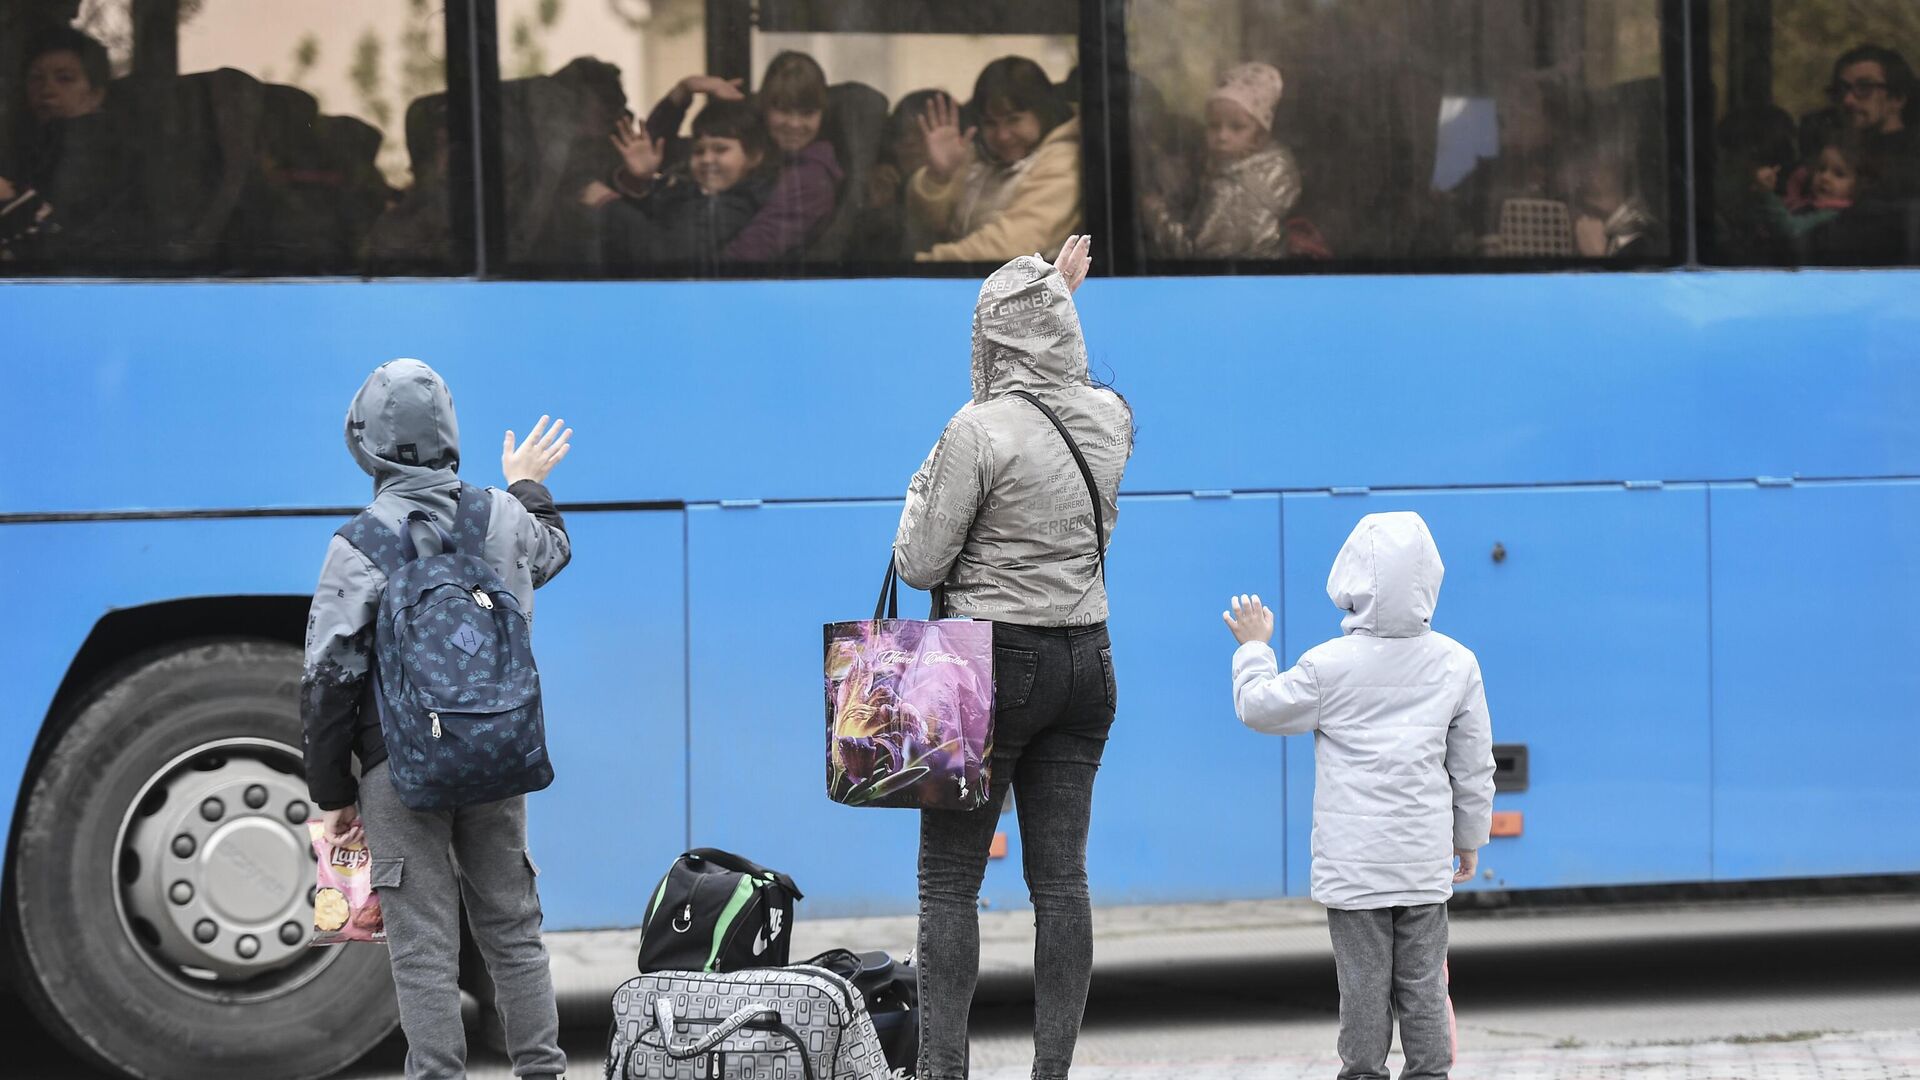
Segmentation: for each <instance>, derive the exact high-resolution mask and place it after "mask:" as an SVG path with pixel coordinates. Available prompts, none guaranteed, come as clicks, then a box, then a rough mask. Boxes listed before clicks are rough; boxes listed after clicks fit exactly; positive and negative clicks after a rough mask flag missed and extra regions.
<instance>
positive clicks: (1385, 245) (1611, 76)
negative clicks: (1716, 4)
mask: <svg viewBox="0 0 1920 1080" xmlns="http://www.w3.org/2000/svg"><path fill="white" fill-rule="evenodd" d="M1660 8H1661V4H1660V3H1659V0H1436V2H1433V3H1422V4H1403V3H1398V2H1390V0H1349V2H1342V3H1338V4H1328V3H1322V2H1317V0H1140V2H1138V3H1132V4H1129V5H1128V6H1127V48H1128V53H1129V56H1128V62H1129V67H1130V69H1131V97H1130V100H1129V105H1130V108H1129V110H1128V112H1129V114H1130V131H1129V132H1128V133H1127V136H1128V137H1127V138H1125V139H1117V140H1116V141H1117V142H1120V143H1123V144H1125V145H1128V146H1130V148H1131V149H1130V152H1123V153H1122V154H1121V158H1122V160H1128V161H1130V167H1131V179H1132V189H1133V195H1134V206H1133V210H1134V214H1133V220H1134V223H1135V228H1134V232H1135V236H1134V242H1135V243H1136V245H1137V251H1138V252H1139V258H1138V262H1139V264H1140V265H1142V266H1143V267H1147V268H1157V269H1159V270H1162V271H1165V270H1177V269H1180V268H1181V267H1182V266H1186V267H1189V268H1195V267H1200V266H1206V265H1207V264H1212V265H1213V268H1214V269H1223V268H1224V269H1231V268H1232V267H1233V266H1234V265H1238V264H1246V263H1251V264H1265V268H1266V269H1276V268H1280V267H1284V266H1287V265H1290V264H1292V265H1308V264H1311V263H1312V262H1314V261H1318V260H1329V259H1331V260H1340V261H1342V262H1350V263H1358V264H1385V266H1386V267H1388V268H1391V266H1392V265H1394V264H1410V263H1415V262H1424V263H1447V262H1454V261H1458V260H1473V261H1475V262H1476V263H1478V264H1481V265H1487V264H1494V261H1496V260H1509V261H1511V260H1528V261H1530V262H1539V261H1541V260H1565V261H1567V262H1569V263H1570V264H1571V265H1587V266H1593V267H1596V268H1597V267H1616V266H1618V267H1624V266H1645V265H1650V264H1654V265H1657V264H1664V263H1668V262H1671V261H1673V260H1674V259H1675V256H1676V252H1677V251H1678V250H1680V249H1681V248H1683V247H1684V245H1679V246H1676V244H1675V242H1674V239H1673V237H1674V236H1675V235H1676V232H1677V231H1676V230H1675V229H1674V228H1673V225H1674V219H1673V211H1672V207H1671V206H1670V202H1671V198H1670V194H1669V192H1670V188H1671V174H1670V172H1669V162H1668V158H1669V152H1668V142H1667V139H1668V134H1667V132H1668V123H1669V101H1668V95H1667V91H1666V88H1665V83H1664V82H1663V80H1662V56H1663V39H1662V25H1661V18H1660ZM1673 32H1675V33H1677V32H1678V29H1677V28H1675V29H1674V31H1673ZM1674 104H1676V105H1677V102H1675V103H1674ZM1222 263H1226V264H1229V266H1227V267H1221V266H1220V265H1219V264H1222Z"/></svg>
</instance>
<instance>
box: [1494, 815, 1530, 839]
mask: <svg viewBox="0 0 1920 1080" xmlns="http://www.w3.org/2000/svg"><path fill="white" fill-rule="evenodd" d="M1524 826H1525V822H1524V821H1523V820H1522V819H1521V815H1520V811H1518V810H1495V811H1494V812H1493V835H1495V836H1519V835H1520V830H1521V829H1522V828H1523V827H1524Z"/></svg>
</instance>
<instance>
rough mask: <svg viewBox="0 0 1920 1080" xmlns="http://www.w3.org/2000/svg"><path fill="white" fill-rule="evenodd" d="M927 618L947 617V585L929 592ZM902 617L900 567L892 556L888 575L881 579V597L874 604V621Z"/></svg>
mask: <svg viewBox="0 0 1920 1080" xmlns="http://www.w3.org/2000/svg"><path fill="white" fill-rule="evenodd" d="M927 595H928V597H929V599H928V603H927V620H928V621H929V622H934V621H938V620H940V619H944V618H946V617H947V587H946V586H945V585H935V586H934V587H933V588H932V589H930V590H928V593H927ZM899 617H900V568H899V567H898V566H897V565H895V564H894V561H893V559H892V558H888V560H887V576H886V577H884V578H881V579H880V599H878V600H876V601H874V604H873V621H874V622H879V621H880V620H882V619H897V618H899Z"/></svg>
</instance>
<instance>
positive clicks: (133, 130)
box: [0, 0, 464, 276]
mask: <svg viewBox="0 0 1920 1080" xmlns="http://www.w3.org/2000/svg"><path fill="white" fill-rule="evenodd" d="M74 8H75V5H73V4H57V3H56V4H48V3H43V2H38V0H0V178H4V183H0V260H4V261H0V274H4V275H8V276H18V275H29V274H45V275H62V276H69V275H107V276H135V275H147V274H221V275H235V276H278V275H348V274H363V273H429V274H431V273H449V272H456V271H458V270H459V269H460V268H461V264H463V263H464V259H460V258H456V256H455V251H454V248H455V244H454V242H453V238H452V235H451V230H450V228H449V219H448V214H447V193H446V181H445V176H446V153H447V150H446V119H445V117H446V108H445V93H444V91H445V87H446V76H445V73H444V61H443V54H444V48H445V45H444V42H445V27H444V24H443V19H442V15H441V11H442V5H440V4H438V3H434V2H430V0H328V2H327V3H325V4H316V3H312V2H310V0H174V2H171V3H168V2H148V3H133V2H131V0H97V2H89V3H85V4H80V5H78V15H77V17H75V11H74Z"/></svg>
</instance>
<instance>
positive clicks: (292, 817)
mask: <svg viewBox="0 0 1920 1080" xmlns="http://www.w3.org/2000/svg"><path fill="white" fill-rule="evenodd" d="M312 816H313V810H312V809H311V808H310V807H308V806H307V804H306V803H304V802H301V801H300V800H299V799H295V800H293V801H292V802H290V803H288V804H287V824H289V825H305V824H306V823H307V819H308V818H310V817H312Z"/></svg>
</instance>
